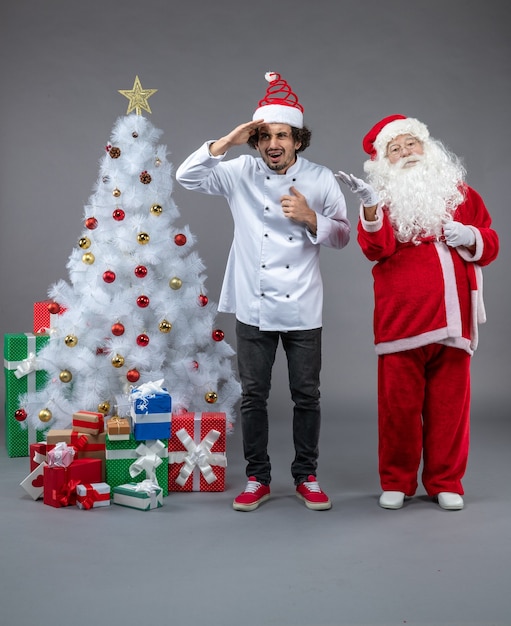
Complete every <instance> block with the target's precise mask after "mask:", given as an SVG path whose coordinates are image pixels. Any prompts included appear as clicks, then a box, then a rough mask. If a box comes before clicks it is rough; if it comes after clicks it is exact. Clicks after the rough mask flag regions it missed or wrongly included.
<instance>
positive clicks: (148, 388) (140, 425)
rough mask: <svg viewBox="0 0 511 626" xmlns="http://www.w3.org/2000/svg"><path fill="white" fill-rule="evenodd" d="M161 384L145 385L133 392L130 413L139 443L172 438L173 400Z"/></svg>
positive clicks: (134, 432)
mask: <svg viewBox="0 0 511 626" xmlns="http://www.w3.org/2000/svg"><path fill="white" fill-rule="evenodd" d="M161 382H163V381H157V382H155V383H145V384H143V385H140V387H136V388H135V389H133V390H132V391H131V395H130V411H131V418H132V420H133V435H134V437H135V439H136V440H137V441H145V440H147V439H168V438H169V437H170V421H171V418H172V399H171V397H170V395H169V393H168V391H167V390H166V389H165V388H164V387H161Z"/></svg>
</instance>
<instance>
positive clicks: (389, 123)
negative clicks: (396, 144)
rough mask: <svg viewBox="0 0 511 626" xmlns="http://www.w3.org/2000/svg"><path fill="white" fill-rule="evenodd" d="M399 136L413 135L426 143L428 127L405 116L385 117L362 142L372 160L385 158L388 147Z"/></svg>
mask: <svg viewBox="0 0 511 626" xmlns="http://www.w3.org/2000/svg"><path fill="white" fill-rule="evenodd" d="M399 135H412V136H413V137H416V138H417V139H418V140H419V141H421V142H424V141H426V139H427V138H428V137H429V131H428V127H427V126H426V125H425V124H423V123H422V122H419V120H417V119H415V118H413V117H405V116H404V115H399V114H398V115H389V116H388V117H384V118H383V119H382V120H380V121H379V122H378V123H377V124H375V125H374V126H373V127H372V128H371V130H370V131H369V132H368V133H367V135H366V136H365V137H364V139H363V141H362V146H363V148H364V152H367V154H369V155H370V156H371V160H373V161H374V160H375V159H376V158H377V157H383V156H385V153H386V151H387V145H388V143H389V141H392V139H394V138H395V137H398V136H399Z"/></svg>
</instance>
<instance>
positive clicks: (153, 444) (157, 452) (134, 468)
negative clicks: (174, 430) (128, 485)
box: [130, 439, 167, 485]
mask: <svg viewBox="0 0 511 626" xmlns="http://www.w3.org/2000/svg"><path fill="white" fill-rule="evenodd" d="M166 449H167V447H166V446H165V444H164V443H163V442H162V441H160V440H159V439H156V440H154V441H150V442H146V443H141V444H140V445H138V446H137V447H136V448H135V452H136V454H137V455H138V458H137V460H136V461H135V462H134V463H132V464H131V465H130V476H131V477H132V478H135V477H136V476H138V475H139V474H140V473H141V472H143V471H145V473H146V477H147V478H146V480H151V481H152V482H153V483H156V485H158V481H157V479H156V473H155V470H156V468H157V467H158V466H159V465H161V463H162V456H163V454H164V451H165V450H166Z"/></svg>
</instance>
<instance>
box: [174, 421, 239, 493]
mask: <svg viewBox="0 0 511 626" xmlns="http://www.w3.org/2000/svg"><path fill="white" fill-rule="evenodd" d="M225 435H226V419H225V413H182V414H179V415H178V414H173V415H172V435H171V437H170V439H169V492H170V491H224V490H225V468H226V466H227V458H226V455H225Z"/></svg>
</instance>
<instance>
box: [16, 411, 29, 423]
mask: <svg viewBox="0 0 511 626" xmlns="http://www.w3.org/2000/svg"><path fill="white" fill-rule="evenodd" d="M14 417H15V418H16V419H17V420H18V422H24V421H25V420H26V419H27V412H26V411H25V409H18V410H17V411H15V412H14Z"/></svg>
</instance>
